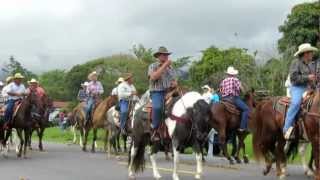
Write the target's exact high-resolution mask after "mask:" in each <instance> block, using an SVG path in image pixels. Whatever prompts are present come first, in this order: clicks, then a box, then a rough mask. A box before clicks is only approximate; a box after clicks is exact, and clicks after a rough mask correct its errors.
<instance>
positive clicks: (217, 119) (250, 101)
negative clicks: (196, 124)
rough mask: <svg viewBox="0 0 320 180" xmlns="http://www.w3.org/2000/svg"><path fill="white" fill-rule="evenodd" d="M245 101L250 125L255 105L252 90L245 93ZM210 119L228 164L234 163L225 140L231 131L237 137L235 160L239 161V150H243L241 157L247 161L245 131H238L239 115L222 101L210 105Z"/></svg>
mask: <svg viewBox="0 0 320 180" xmlns="http://www.w3.org/2000/svg"><path fill="white" fill-rule="evenodd" d="M245 102H246V104H247V105H248V107H249V110H250V114H249V120H248V126H249V127H251V122H252V121H251V119H252V114H253V113H252V112H253V108H254V106H255V102H254V90H252V91H250V92H249V93H247V94H246V95H245ZM211 114H212V119H211V120H210V124H211V126H212V127H213V128H214V129H215V130H216V131H217V132H218V136H219V142H220V145H221V149H222V151H223V154H224V156H225V157H226V158H227V159H228V160H229V162H230V164H234V161H233V159H232V158H231V157H230V155H229V153H228V150H227V144H228V143H227V142H228V140H229V138H230V135H231V134H232V133H234V132H235V133H236V135H237V137H238V140H239V142H238V149H237V151H236V154H235V157H234V158H235V160H236V161H237V162H238V163H240V162H241V160H240V158H239V154H240V150H241V149H242V150H243V159H244V162H245V163H248V162H249V158H248V157H247V155H246V151H245V143H244V140H245V138H246V137H247V135H248V133H247V132H238V131H237V130H238V129H239V127H240V122H241V120H240V115H239V114H236V113H231V112H230V111H229V110H228V109H227V107H226V106H225V105H224V104H223V103H221V102H220V103H215V104H213V105H212V106H211Z"/></svg>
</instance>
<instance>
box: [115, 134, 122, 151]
mask: <svg viewBox="0 0 320 180" xmlns="http://www.w3.org/2000/svg"><path fill="white" fill-rule="evenodd" d="M120 137H121V134H120V130H119V131H118V132H117V133H116V135H115V139H114V140H115V142H114V143H115V145H116V148H117V152H121V151H122V149H121V144H120Z"/></svg>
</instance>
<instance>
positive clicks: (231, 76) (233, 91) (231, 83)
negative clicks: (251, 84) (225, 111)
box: [220, 66, 249, 132]
mask: <svg viewBox="0 0 320 180" xmlns="http://www.w3.org/2000/svg"><path fill="white" fill-rule="evenodd" d="M238 73H239V71H238V70H236V69H235V68H234V67H232V66H229V67H228V69H227V72H226V74H227V77H226V78H225V79H224V80H223V81H222V82H221V84H220V90H221V96H222V98H223V99H231V100H232V101H233V103H234V104H235V106H236V107H237V108H238V109H240V110H241V124H240V128H239V129H238V130H239V131H240V132H244V131H246V130H247V125H248V116H249V107H248V106H247V104H246V103H245V102H244V101H243V100H242V99H241V98H240V92H241V91H244V90H243V86H242V85H241V81H240V80H239V79H238V78H237V75H238Z"/></svg>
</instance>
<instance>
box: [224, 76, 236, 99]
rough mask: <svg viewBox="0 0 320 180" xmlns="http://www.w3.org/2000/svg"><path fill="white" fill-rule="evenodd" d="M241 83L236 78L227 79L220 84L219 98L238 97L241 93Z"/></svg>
mask: <svg viewBox="0 0 320 180" xmlns="http://www.w3.org/2000/svg"><path fill="white" fill-rule="evenodd" d="M240 87H241V82H240V80H239V79H238V78H236V77H227V78H226V79H224V80H223V81H222V82H221V84H220V89H221V96H222V97H227V96H239V95H240V91H241V88H240Z"/></svg>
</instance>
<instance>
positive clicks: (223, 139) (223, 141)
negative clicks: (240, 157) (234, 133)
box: [219, 130, 234, 165]
mask: <svg viewBox="0 0 320 180" xmlns="http://www.w3.org/2000/svg"><path fill="white" fill-rule="evenodd" d="M219 142H220V143H221V149H222V151H223V155H224V156H225V157H226V158H227V159H228V161H229V162H230V164H231V165H233V164H234V161H233V159H232V158H231V157H230V155H229V153H228V144H227V139H226V133H225V131H224V130H222V131H220V132H219Z"/></svg>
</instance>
